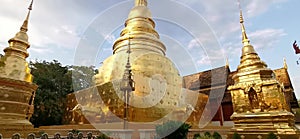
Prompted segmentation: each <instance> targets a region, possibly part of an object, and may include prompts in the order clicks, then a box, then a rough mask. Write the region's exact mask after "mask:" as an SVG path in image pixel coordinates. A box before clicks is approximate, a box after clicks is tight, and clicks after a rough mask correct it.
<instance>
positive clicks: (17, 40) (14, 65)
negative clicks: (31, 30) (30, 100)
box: [0, 0, 33, 82]
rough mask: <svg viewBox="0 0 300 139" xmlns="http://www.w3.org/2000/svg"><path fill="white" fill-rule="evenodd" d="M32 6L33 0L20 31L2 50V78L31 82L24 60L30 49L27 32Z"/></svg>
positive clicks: (0, 71)
mask: <svg viewBox="0 0 300 139" xmlns="http://www.w3.org/2000/svg"><path fill="white" fill-rule="evenodd" d="M32 5H33V0H31V3H30V5H29V7H28V13H27V16H26V18H25V20H24V22H23V24H22V26H21V28H20V31H19V32H18V33H17V34H16V35H15V37H13V38H11V39H10V40H9V41H8V43H9V46H8V47H6V48H5V49H4V52H5V55H4V58H3V59H1V63H3V64H2V66H1V67H0V68H1V69H0V74H1V75H2V76H3V77H6V78H10V79H16V80H22V81H27V82H32V75H31V74H30V70H29V68H28V63H27V62H26V58H27V57H28V56H29V53H28V52H27V49H28V48H29V47H30V44H29V42H28V35H27V31H28V21H29V17H30V12H31V10H32ZM16 73H17V74H16Z"/></svg>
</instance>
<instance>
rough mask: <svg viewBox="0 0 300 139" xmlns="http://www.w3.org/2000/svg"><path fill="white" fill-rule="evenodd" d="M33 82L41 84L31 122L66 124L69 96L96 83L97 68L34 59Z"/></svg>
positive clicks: (45, 124)
mask: <svg viewBox="0 0 300 139" xmlns="http://www.w3.org/2000/svg"><path fill="white" fill-rule="evenodd" d="M30 68H31V74H32V75H33V77H34V78H33V82H34V83H36V84H37V85H38V86H39V87H38V89H37V91H36V95H35V101H34V114H33V115H32V117H31V119H30V121H31V122H32V123H33V124H34V126H35V127H38V126H47V125H60V124H62V119H63V115H64V113H65V107H66V95H67V94H69V93H72V92H74V90H75V91H77V90H81V89H85V88H88V87H90V86H91V85H92V82H93V81H92V80H93V76H94V75H95V74H96V73H97V70H95V69H94V67H93V66H90V67H86V66H62V64H61V63H59V62H58V61H56V60H53V61H52V62H47V61H35V62H30Z"/></svg>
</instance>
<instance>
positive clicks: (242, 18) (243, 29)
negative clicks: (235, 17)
mask: <svg viewBox="0 0 300 139" xmlns="http://www.w3.org/2000/svg"><path fill="white" fill-rule="evenodd" d="M239 8H240V23H241V28H242V43H243V44H244V46H247V45H250V40H249V39H248V36H247V33H246V29H245V25H244V17H243V11H242V8H241V4H240V2H239Z"/></svg>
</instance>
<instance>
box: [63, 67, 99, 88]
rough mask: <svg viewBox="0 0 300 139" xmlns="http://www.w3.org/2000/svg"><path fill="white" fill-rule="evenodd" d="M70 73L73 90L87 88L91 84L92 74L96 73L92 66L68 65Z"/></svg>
mask: <svg viewBox="0 0 300 139" xmlns="http://www.w3.org/2000/svg"><path fill="white" fill-rule="evenodd" d="M68 68H69V72H71V74H72V84H73V89H74V91H78V90H82V89H85V88H89V87H91V86H92V85H93V76H94V75H95V74H97V73H98V71H97V70H95V67H94V66H89V67H88V66H69V67H68Z"/></svg>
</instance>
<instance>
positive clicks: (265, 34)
mask: <svg viewBox="0 0 300 139" xmlns="http://www.w3.org/2000/svg"><path fill="white" fill-rule="evenodd" d="M285 35H287V34H286V33H285V32H284V30H283V29H263V30H258V31H255V32H252V33H249V35H248V37H249V38H250V40H253V43H252V44H253V46H254V47H255V48H256V49H266V48H270V47H272V46H274V45H275V44H276V43H278V40H280V38H281V37H283V36H285Z"/></svg>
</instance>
